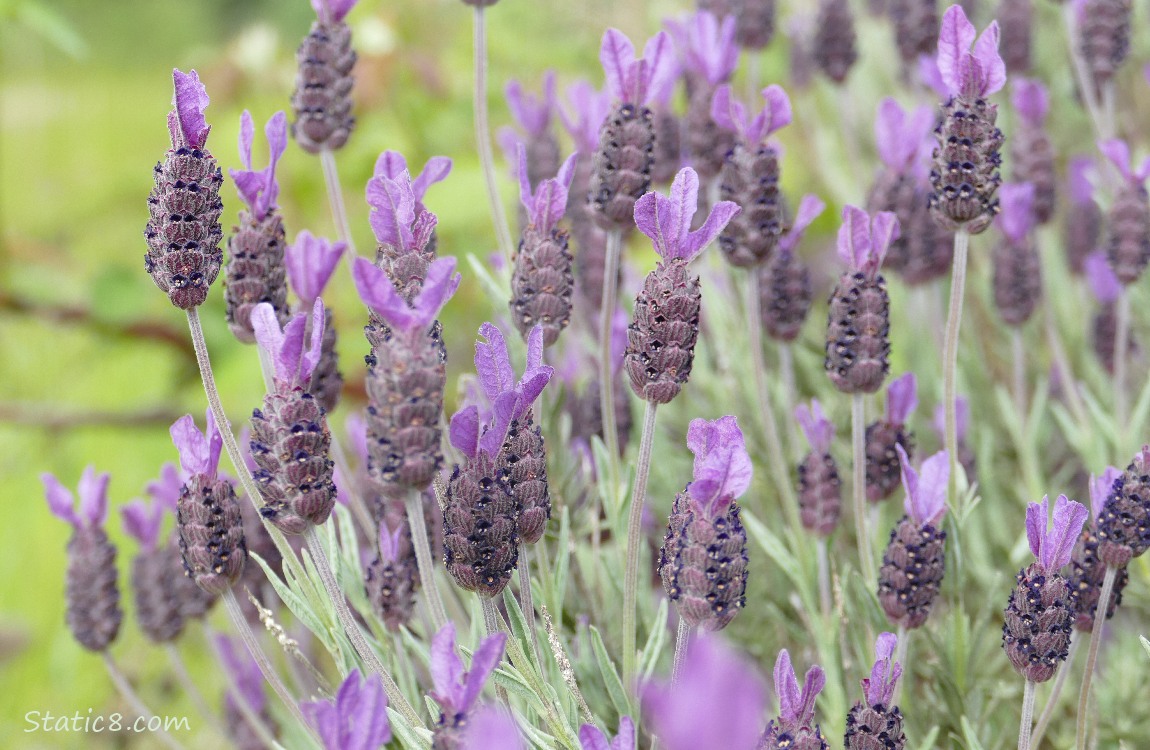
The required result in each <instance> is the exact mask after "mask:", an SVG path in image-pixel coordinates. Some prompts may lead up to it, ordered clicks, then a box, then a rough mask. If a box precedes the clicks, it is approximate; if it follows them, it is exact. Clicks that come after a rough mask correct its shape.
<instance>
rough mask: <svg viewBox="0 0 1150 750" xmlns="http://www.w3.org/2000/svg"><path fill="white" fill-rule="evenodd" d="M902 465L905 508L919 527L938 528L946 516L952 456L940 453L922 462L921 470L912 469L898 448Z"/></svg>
mask: <svg viewBox="0 0 1150 750" xmlns="http://www.w3.org/2000/svg"><path fill="white" fill-rule="evenodd" d="M898 455H899V461H900V463H901V464H902V486H903V488H904V489H905V490H906V500H905V501H904V503H903V508H904V509H905V510H906V514H907V516H908V517H909V518H910V519H911V520H913V521H914V522H915V523H916V524H917V525H918V526H919V527H920V528H921V527H923V526H927V525H930V526H935V527H937V526H938V525H939V522H940V521H942V517H943V516H944V515H946V491H947V483H948V482H949V481H950V456H949V454H948V453H947V452H946V451H939V452H938V453H935V454H934V455H933V456H931V457H930V458H928V459H926V460H925V461H923V462H922V467H921V469H920V471H918V472H916V471H915V470H914V467H913V466H911V463H910V459H909V458H908V457H907V455H906V451H904V450H903V449H902V446H901V445H900V446H898Z"/></svg>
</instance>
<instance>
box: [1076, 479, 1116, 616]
mask: <svg viewBox="0 0 1150 750" xmlns="http://www.w3.org/2000/svg"><path fill="white" fill-rule="evenodd" d="M1121 476H1122V470H1121V469H1118V468H1115V467H1113V466H1107V467H1106V469H1105V470H1103V472H1102V474H1101V476H1098V477H1095V476H1094V475H1091V476H1090V484H1089V489H1090V506H1091V508H1090V514H1091V515H1092V516H1093V517H1094V523H1093V524H1090V525H1089V526H1086V527H1084V528H1083V529H1082V536H1080V537H1079V539H1078V543H1077V544H1075V545H1074V553H1073V555H1072V556H1071V558H1070V574H1069V575H1068V576H1066V580H1067V582H1068V583H1069V584H1070V589H1071V590H1072V591H1075V592H1077V594H1078V599H1077V602H1076V604H1077V616H1076V617H1075V618H1074V628H1075V629H1076V630H1078V631H1080V632H1083V633H1089V632H1091V631H1092V630H1093V628H1094V618H1095V617H1096V616H1097V614H1098V600H1099V599H1101V598H1102V585H1103V582H1104V579H1105V577H1106V565H1104V564H1103V563H1102V562H1101V561H1100V560H1099V559H1098V534H1097V529H1096V527H1097V524H1098V518H1099V517H1100V516H1101V515H1102V512H1103V509H1104V508H1105V505H1106V499H1107V497H1108V496H1109V494H1110V489H1111V488H1112V487H1113V486H1114V482H1115V481H1116V480H1118V479H1119V478H1120V477H1121ZM1129 582H1130V572H1129V571H1128V570H1127V569H1126V568H1125V567H1123V568H1119V569H1118V573H1117V575H1116V576H1115V578H1114V588H1113V593H1112V594H1111V595H1110V601H1109V602H1108V603H1107V606H1106V619H1110V618H1111V617H1113V616H1114V610H1116V609H1117V608H1118V605H1119V604H1121V603H1122V590H1123V589H1124V588H1126V584H1127V583H1129Z"/></svg>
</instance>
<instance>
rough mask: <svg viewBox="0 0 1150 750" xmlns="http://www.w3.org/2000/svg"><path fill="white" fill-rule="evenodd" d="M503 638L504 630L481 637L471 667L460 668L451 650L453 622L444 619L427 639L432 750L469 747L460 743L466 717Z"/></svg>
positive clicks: (500, 653)
mask: <svg viewBox="0 0 1150 750" xmlns="http://www.w3.org/2000/svg"><path fill="white" fill-rule="evenodd" d="M506 642H507V636H506V634H504V633H495V634H493V635H489V636H488V637H486V638H484V639H483V641H482V642H481V643H480V644H479V648H477V649H475V651H474V653H472V655H471V669H469V670H468V671H466V672H464V671H463V662H462V661H461V660H460V658H459V656H458V655H457V654H456V653H455V625H454V623H451V622H448V623H447V624H446V625H444V626H443V627H442V628H440V630H439V632H438V633H436V634H435V637H434V638H433V639H432V641H431V682H432V685H433V686H434V689H433V690H432V691H431V693H430V695H431V697H432V699H433V700H434V701H435V702H436V703H438V704H439V712H440V713H439V722H438V723H437V724H436V727H435V736H434V738H433V739H432V745H431V746H432V750H470V748H467V746H466V745H465V744H464V739H465V737H466V732H467V722H468V719H469V718H470V717H471V715H472V714H473V713H474V711H475V704H476V701H478V700H479V695H480V693H482V692H483V685H484V683H486V682H487V678H488V677H490V676H491V673H492V672H494V671H495V668H496V667H497V666H498V665H499V660H500V659H502V658H503V647H504V645H505V644H506Z"/></svg>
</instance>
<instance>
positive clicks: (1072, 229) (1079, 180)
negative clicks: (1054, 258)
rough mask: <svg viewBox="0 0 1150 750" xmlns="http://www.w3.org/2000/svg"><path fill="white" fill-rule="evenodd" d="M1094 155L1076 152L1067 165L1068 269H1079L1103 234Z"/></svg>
mask: <svg viewBox="0 0 1150 750" xmlns="http://www.w3.org/2000/svg"><path fill="white" fill-rule="evenodd" d="M1094 164H1095V162H1094V159H1093V158H1091V157H1089V156H1082V155H1079V156H1075V157H1073V158H1071V159H1070V161H1069V164H1068V165H1067V168H1066V171H1067V180H1066V195H1067V198H1068V199H1069V200H1068V204H1069V205H1068V206H1067V210H1066V212H1065V214H1064V216H1063V220H1062V232H1063V236H1064V237H1065V241H1064V243H1063V244H1064V247H1065V249H1066V256H1067V257H1066V260H1067V262H1068V264H1069V265H1070V268H1071V270H1073V271H1074V272H1075V273H1082V270H1083V269H1082V264H1083V262H1084V261H1085V259H1086V256H1087V255H1089V254H1090V253H1092V252H1094V251H1095V250H1096V249H1097V248H1098V240H1099V238H1100V237H1101V236H1102V209H1101V208H1099V207H1098V203H1097V202H1095V200H1094V181H1095V179H1096V174H1097V172H1096V170H1095V166H1094Z"/></svg>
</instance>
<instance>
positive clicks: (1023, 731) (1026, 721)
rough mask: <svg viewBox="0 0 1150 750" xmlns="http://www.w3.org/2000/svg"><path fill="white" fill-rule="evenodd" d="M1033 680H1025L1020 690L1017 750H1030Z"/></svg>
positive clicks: (1032, 717)
mask: <svg viewBox="0 0 1150 750" xmlns="http://www.w3.org/2000/svg"><path fill="white" fill-rule="evenodd" d="M1034 688H1035V682H1034V680H1027V681H1026V687H1024V688H1023V690H1022V722H1021V723H1020V724H1019V727H1018V750H1030V737H1031V725H1032V722H1033V720H1034Z"/></svg>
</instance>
